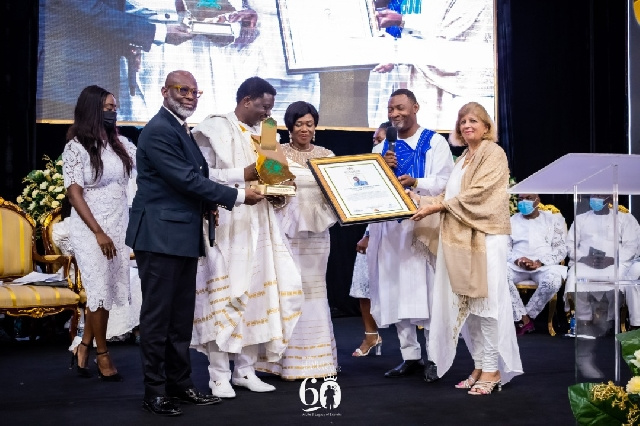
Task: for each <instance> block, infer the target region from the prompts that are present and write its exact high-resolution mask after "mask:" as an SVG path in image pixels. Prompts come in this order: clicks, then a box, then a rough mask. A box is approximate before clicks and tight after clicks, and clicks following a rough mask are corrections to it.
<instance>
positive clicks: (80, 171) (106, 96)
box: [62, 86, 136, 381]
mask: <svg viewBox="0 0 640 426" xmlns="http://www.w3.org/2000/svg"><path fill="white" fill-rule="evenodd" d="M116 116H117V113H116V100H115V97H114V96H113V95H112V94H111V93H109V92H107V91H106V90H104V89H102V88H100V87H98V86H89V87H86V88H85V89H84V90H83V91H82V93H80V96H79V97H78V102H77V103H76V107H75V112H74V121H73V124H72V125H71V127H70V128H69V130H68V132H67V140H69V142H68V143H67V145H66V146H65V148H64V152H63V153H62V159H63V162H64V165H63V174H64V185H65V187H66V188H67V197H68V198H69V201H70V203H71V205H72V206H73V210H72V211H71V216H70V218H69V221H70V226H69V238H70V240H71V247H72V249H73V252H74V253H75V256H76V260H77V262H78V267H79V268H80V271H81V272H82V283H83V286H84V288H85V291H86V293H87V310H86V317H85V329H84V335H83V337H82V342H81V343H80V346H78V350H77V353H76V361H77V371H78V374H79V375H80V376H81V377H89V376H91V373H90V372H89V366H88V360H89V346H90V344H91V342H92V340H93V339H94V338H95V341H96V355H97V357H96V360H97V364H98V365H97V367H98V375H99V377H100V378H101V379H103V380H105V381H121V380H122V377H121V376H120V374H119V373H118V370H117V369H116V367H115V365H114V364H113V362H112V361H111V357H110V356H109V351H108V350H107V341H106V331H107V322H108V320H109V310H110V309H111V308H112V306H123V305H125V304H127V303H130V301H131V291H130V288H129V253H130V250H129V248H127V246H126V245H125V243H124V238H125V231H126V229H127V223H128V221H129V210H128V207H127V182H128V179H129V176H130V174H131V172H132V170H133V169H134V167H135V152H136V148H135V146H134V145H133V144H132V143H131V142H129V141H128V140H127V139H126V138H124V137H120V136H119V135H118V132H117V129H116Z"/></svg>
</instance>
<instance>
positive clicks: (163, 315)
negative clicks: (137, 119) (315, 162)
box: [126, 71, 264, 416]
mask: <svg viewBox="0 0 640 426" xmlns="http://www.w3.org/2000/svg"><path fill="white" fill-rule="evenodd" d="M200 93H201V92H200V91H198V86H197V83H196V80H195V78H194V77H193V75H191V73H189V72H187V71H173V72H171V73H170V74H169V75H168V76H167V79H166V81H165V85H164V87H163V88H162V96H163V97H164V103H163V107H162V108H160V111H159V112H158V114H156V115H155V116H154V117H153V118H152V119H151V120H150V121H149V123H148V124H147V125H146V126H145V128H144V129H143V130H142V133H141V134H140V138H139V141H138V152H137V157H136V158H137V168H138V178H137V184H138V190H137V192H136V196H135V198H134V200H133V206H132V210H131V215H130V219H129V227H128V229H127V238H126V243H127V245H128V246H130V247H131V248H132V249H133V250H134V253H135V255H136V260H137V262H138V272H139V274H140V280H141V283H142V308H141V310H140V348H141V352H142V364H143V365H142V367H143V372H144V384H145V395H144V401H143V407H144V408H145V409H147V410H149V411H151V412H153V413H156V414H161V415H170V416H172V415H179V414H181V410H180V408H179V407H178V406H176V405H175V404H174V403H173V402H172V399H170V398H174V399H176V398H177V399H179V400H182V401H186V402H190V403H193V404H197V405H210V404H215V403H217V402H220V399H219V398H217V397H214V396H212V395H204V394H202V393H200V392H199V391H198V390H197V389H196V388H195V387H194V385H193V382H192V381H191V377H190V376H191V361H190V357H189V343H190V341H191V331H192V327H193V313H194V305H195V288H196V283H195V279H196V267H197V261H198V257H199V256H203V255H205V250H204V248H205V247H204V235H203V231H202V230H203V213H204V212H205V211H209V210H210V209H213V208H215V207H216V206H217V205H220V206H222V207H224V208H227V209H232V208H233V207H234V205H236V206H237V205H240V204H243V203H244V204H256V203H257V202H259V201H260V200H261V199H263V198H264V197H263V196H262V195H260V194H257V193H255V192H254V191H252V190H251V189H245V190H243V191H238V190H237V189H235V188H229V187H226V186H224V185H220V184H218V183H215V182H213V181H211V180H209V178H208V176H209V171H208V167H207V163H206V161H205V159H204V157H203V156H202V153H201V152H200V149H199V148H198V146H197V145H196V143H195V141H194V140H193V137H192V136H191V133H190V131H189V128H188V126H187V125H186V122H185V120H186V119H187V118H188V117H189V116H191V115H192V114H193V112H194V111H195V109H196V106H197V104H198V97H199V95H200Z"/></svg>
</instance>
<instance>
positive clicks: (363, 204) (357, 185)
mask: <svg viewBox="0 0 640 426" xmlns="http://www.w3.org/2000/svg"><path fill="white" fill-rule="evenodd" d="M308 163H309V166H310V168H311V172H312V173H313V175H314V177H315V178H316V181H317V182H318V185H319V186H320V189H321V190H322V192H323V193H324V195H325V196H326V197H327V200H329V203H330V204H331V206H332V207H333V210H334V211H335V213H336V216H337V217H338V221H339V222H340V225H353V224H356V223H369V222H382V221H386V220H393V219H403V218H408V217H410V216H413V214H414V213H415V212H416V210H417V208H416V205H415V204H414V202H413V200H412V199H411V198H410V197H409V195H408V194H406V193H405V189H404V187H403V186H402V185H400V182H399V181H398V179H397V178H396V176H395V175H394V174H393V171H392V170H391V168H390V167H389V166H388V165H387V163H386V162H385V161H384V159H383V158H382V156H381V155H380V154H361V155H344V156H339V157H327V158H313V159H310V160H309V161H308Z"/></svg>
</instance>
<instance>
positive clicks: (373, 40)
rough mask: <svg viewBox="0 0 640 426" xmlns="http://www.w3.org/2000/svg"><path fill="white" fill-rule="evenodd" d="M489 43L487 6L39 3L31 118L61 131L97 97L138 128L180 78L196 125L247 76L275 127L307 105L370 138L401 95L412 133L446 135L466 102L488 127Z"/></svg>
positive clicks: (306, 1)
mask: <svg viewBox="0 0 640 426" xmlns="http://www.w3.org/2000/svg"><path fill="white" fill-rule="evenodd" d="M494 39H495V38H494V5H493V0H429V1H427V0H390V1H380V0H376V1H374V0H127V1H125V0H102V1H96V0H41V1H40V38H39V52H38V90H37V118H38V121H39V122H69V121H70V120H72V119H73V108H74V105H75V101H76V99H77V97H78V95H79V93H80V91H81V90H82V89H83V88H84V87H86V86H88V85H91V84H97V85H100V86H102V87H104V88H105V89H107V90H109V91H111V92H112V93H114V94H115V95H116V98H117V100H118V104H119V109H118V120H119V121H120V122H121V123H123V122H131V123H145V122H146V121H148V120H149V119H150V118H151V117H152V116H153V115H154V114H155V113H156V112H157V111H158V109H159V107H160V106H161V104H162V96H161V94H160V88H161V87H162V85H163V84H164V79H165V77H166V75H167V73H168V72H170V71H172V70H177V69H184V70H188V71H190V72H192V73H193V74H194V76H195V77H196V80H197V81H198V87H199V89H201V90H202V91H203V92H204V93H203V95H202V97H201V98H200V100H199V104H198V109H197V111H196V113H195V114H194V115H193V116H192V117H191V118H190V123H193V124H195V123H197V122H199V121H201V120H202V119H203V118H204V117H206V116H207V115H209V114H213V113H226V112H229V111H231V110H233V109H234V107H235V104H236V100H235V96H236V90H237V87H238V86H239V85H240V83H242V81H244V80H245V79H246V78H248V77H251V76H254V75H257V76H260V77H262V78H265V79H267V80H268V81H269V82H271V84H273V86H274V87H275V88H276V90H277V92H278V95H277V96H276V105H275V107H274V110H273V112H272V114H273V117H274V118H275V119H276V120H277V121H278V122H279V123H281V124H282V123H283V119H282V118H283V115H284V111H285V110H286V107H287V106H288V105H289V104H290V103H291V102H294V101H298V100H304V101H307V102H311V103H313V104H314V105H316V106H317V107H318V109H319V111H320V125H321V126H323V127H329V128H369V127H377V126H378V125H379V124H380V123H381V122H383V121H386V120H387V101H388V99H389V95H390V94H391V93H392V92H393V91H394V90H395V89H398V88H408V89H410V90H412V91H413V92H414V93H415V94H416V97H417V99H418V102H419V104H420V110H419V113H418V118H419V122H420V124H422V125H424V126H427V127H430V128H432V129H436V130H442V131H448V130H450V129H451V128H452V127H453V125H454V123H455V118H456V113H457V111H458V109H459V108H460V106H461V105H463V104H464V103H466V102H469V101H472V100H473V101H478V102H480V103H482V104H483V105H485V107H486V108H487V110H488V111H489V113H490V114H492V115H494V116H495V91H496V90H495V89H496V88H495V72H496V71H495V49H494Z"/></svg>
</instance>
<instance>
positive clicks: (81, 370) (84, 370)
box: [71, 342, 91, 379]
mask: <svg viewBox="0 0 640 426" xmlns="http://www.w3.org/2000/svg"><path fill="white" fill-rule="evenodd" d="M80 345H82V346H84V347H85V348H87V365H86V366H84V367H80V363H79V362H78V352H79V351H78V348H79V347H80V346H79V345H78V346H76V348H75V350H74V351H73V353H72V354H71V366H72V367H73V365H74V364H75V365H76V371H77V372H78V377H82V378H85V379H86V378H88V377H91V371H90V370H89V366H88V364H89V350H90V349H91V348H90V347H89V345H87V344H86V343H84V342H80Z"/></svg>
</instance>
